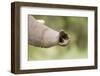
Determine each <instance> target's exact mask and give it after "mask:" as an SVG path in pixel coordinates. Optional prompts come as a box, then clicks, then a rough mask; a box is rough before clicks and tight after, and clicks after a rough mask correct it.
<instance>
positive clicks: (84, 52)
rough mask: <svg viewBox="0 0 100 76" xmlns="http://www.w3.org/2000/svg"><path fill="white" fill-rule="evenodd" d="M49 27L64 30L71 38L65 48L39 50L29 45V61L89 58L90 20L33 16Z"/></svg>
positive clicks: (85, 18) (70, 17)
mask: <svg viewBox="0 0 100 76" xmlns="http://www.w3.org/2000/svg"><path fill="white" fill-rule="evenodd" d="M33 16H34V17H35V18H36V19H37V20H42V21H44V22H45V23H44V24H45V25H47V26H48V27H50V28H52V29H54V30H57V31H60V30H62V29H63V30H64V31H65V32H66V33H67V34H68V35H69V37H70V43H69V44H68V45H67V46H65V47H61V46H59V45H58V46H54V47H51V48H39V47H35V46H31V45H29V44H28V60H53V59H56V60H57V59H81V58H82V59H83V58H87V57H88V18H87V17H75V16H47V15H33Z"/></svg>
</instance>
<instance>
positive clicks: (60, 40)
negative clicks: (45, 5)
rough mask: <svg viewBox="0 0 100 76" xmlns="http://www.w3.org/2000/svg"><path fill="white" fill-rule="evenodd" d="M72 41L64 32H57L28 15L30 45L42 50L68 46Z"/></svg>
mask: <svg viewBox="0 0 100 76" xmlns="http://www.w3.org/2000/svg"><path fill="white" fill-rule="evenodd" d="M69 41H70V38H69V36H68V34H66V33H65V32H64V31H63V30H61V31H59V32H58V31H56V30H54V29H52V28H50V27H48V26H46V25H45V24H43V23H40V22H38V20H37V19H35V18H34V17H33V16H32V15H28V44H30V45H32V46H36V47H41V48H49V47H53V46H57V45H60V46H66V45H67V44H68V43H69Z"/></svg>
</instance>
